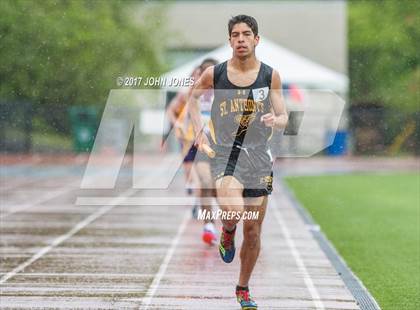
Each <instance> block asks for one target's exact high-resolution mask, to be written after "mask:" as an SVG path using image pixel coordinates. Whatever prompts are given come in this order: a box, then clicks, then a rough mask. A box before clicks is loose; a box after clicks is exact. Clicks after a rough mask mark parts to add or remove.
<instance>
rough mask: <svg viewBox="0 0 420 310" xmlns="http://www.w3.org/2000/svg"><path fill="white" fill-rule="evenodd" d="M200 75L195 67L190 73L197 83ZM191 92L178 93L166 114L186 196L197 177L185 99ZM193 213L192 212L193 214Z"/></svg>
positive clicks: (186, 90)
mask: <svg viewBox="0 0 420 310" xmlns="http://www.w3.org/2000/svg"><path fill="white" fill-rule="evenodd" d="M201 73H202V69H201V68H200V67H197V68H195V69H194V70H193V72H192V73H191V77H192V78H193V79H194V81H197V80H198V78H199V77H200V75H201ZM190 91H191V90H190V89H185V90H181V91H179V92H178V93H177V94H176V96H175V97H174V98H173V99H172V100H171V102H170V103H169V104H168V108H167V109H166V114H167V116H168V118H169V121H170V122H171V124H172V126H173V127H174V130H175V136H176V137H177V139H178V140H179V142H180V144H181V148H182V150H181V154H182V156H183V157H184V159H183V168H184V175H185V187H186V190H187V194H188V195H192V194H193V192H194V191H193V187H195V186H193V184H194V185H197V184H198V176H197V175H196V173H195V171H194V169H193V162H194V158H195V155H196V153H197V148H196V147H195V146H194V145H191V144H192V141H193V139H194V132H193V128H192V126H189V125H190V121H189V117H188V113H187V107H186V103H187V97H188V94H189V92H190ZM193 213H194V212H193Z"/></svg>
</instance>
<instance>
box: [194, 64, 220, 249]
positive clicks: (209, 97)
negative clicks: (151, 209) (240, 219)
mask: <svg viewBox="0 0 420 310" xmlns="http://www.w3.org/2000/svg"><path fill="white" fill-rule="evenodd" d="M217 63H218V62H217V61H216V60H215V59H212V58H206V59H204V60H203V62H202V63H201V65H200V67H199V68H200V69H201V73H202V72H204V71H205V70H206V69H207V68H208V67H210V66H214V65H216V64H217ZM212 103H213V91H212V90H208V91H207V92H205V93H204V94H203V95H202V96H201V97H200V98H199V104H200V111H201V118H202V120H203V123H204V133H205V134H206V135H208V136H209V135H210V129H209V127H208V125H209V122H210V117H211V107H212ZM195 170H196V172H197V176H198V180H199V184H200V190H199V195H200V205H201V210H202V211H203V212H206V213H211V212H212V207H211V204H210V203H209V201H211V199H210V197H214V190H213V189H214V181H213V179H212V176H211V170H210V161H209V158H208V157H207V156H206V155H205V154H203V153H201V152H198V153H197V155H196V157H195ZM202 240H203V241H204V242H205V243H207V244H209V245H213V244H215V243H216V242H217V237H216V228H215V226H214V220H213V219H212V218H208V217H205V218H204V227H203V233H202Z"/></svg>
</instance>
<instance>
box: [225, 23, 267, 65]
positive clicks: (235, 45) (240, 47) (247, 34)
mask: <svg viewBox="0 0 420 310" xmlns="http://www.w3.org/2000/svg"><path fill="white" fill-rule="evenodd" d="M259 39H260V38H259V36H258V35H254V33H253V32H252V30H251V28H250V27H249V26H248V25H247V24H245V23H239V24H236V25H234V26H233V28H232V32H231V33H230V38H229V42H230V46H231V47H232V49H233V55H234V56H236V57H240V58H244V57H248V56H250V55H253V54H254V51H255V47H256V46H257V45H258V41H259Z"/></svg>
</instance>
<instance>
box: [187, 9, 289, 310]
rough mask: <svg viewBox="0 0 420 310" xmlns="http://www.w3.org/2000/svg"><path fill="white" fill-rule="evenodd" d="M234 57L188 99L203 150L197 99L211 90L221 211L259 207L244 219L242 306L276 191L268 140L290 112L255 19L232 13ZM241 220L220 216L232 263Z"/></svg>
mask: <svg viewBox="0 0 420 310" xmlns="http://www.w3.org/2000/svg"><path fill="white" fill-rule="evenodd" d="M228 31H229V42H230V45H231V47H232V49H233V56H232V58H231V59H229V60H228V61H226V62H224V63H221V64H219V65H216V66H213V67H209V68H208V69H207V70H206V71H205V72H204V73H203V74H202V76H201V77H200V79H199V80H198V81H197V83H196V84H195V85H194V89H193V92H192V94H191V96H190V97H189V99H188V105H190V106H189V109H190V114H191V121H192V122H193V125H194V131H195V133H196V145H197V147H198V149H199V150H200V149H202V148H203V145H204V144H209V140H208V138H207V137H206V135H204V134H203V133H202V121H201V118H200V111H199V109H200V107H199V104H198V98H199V97H200V96H201V94H202V93H204V92H205V91H206V90H207V89H209V88H213V89H214V92H215V98H214V102H213V106H212V113H211V122H212V123H211V127H212V128H213V133H212V140H213V142H214V144H213V145H212V147H213V149H214V150H215V151H216V157H215V158H214V159H213V160H212V161H211V168H212V175H213V176H214V178H215V179H216V189H217V199H218V202H219V205H220V208H221V209H222V210H223V211H235V212H239V213H240V214H241V213H242V212H243V211H258V212H259V217H258V220H245V219H244V221H243V237H244V241H243V243H242V248H241V252H240V259H241V265H240V274H239V281H238V285H237V286H236V297H237V300H238V302H239V303H240V305H241V307H242V309H257V304H256V303H255V301H254V300H253V299H252V298H251V296H250V294H249V289H248V282H249V279H250V277H251V273H252V270H253V268H254V266H255V263H256V261H257V257H258V254H259V251H260V233H261V225H262V222H263V219H264V215H265V211H266V207H267V198H268V197H267V196H268V195H269V194H270V193H271V191H272V175H273V174H272V158H271V155H270V153H269V149H268V146H267V141H268V140H269V138H270V137H271V134H272V130H273V128H277V129H281V128H285V126H286V124H287V120H288V117H287V113H286V110H285V105H284V103H283V99H282V94H281V81H280V76H279V73H278V72H277V71H275V70H273V69H272V68H271V67H269V66H267V65H266V64H264V63H262V62H260V61H259V60H258V59H257V58H256V56H255V48H256V46H257V45H258V42H259V39H260V38H259V36H258V25H257V22H256V20H255V19H254V18H253V17H251V16H247V15H238V16H235V17H232V18H231V19H230V20H229V23H228ZM239 220H240V219H238V218H237V217H233V218H230V219H223V218H222V224H223V229H222V234H221V238H220V246H219V252H220V256H221V257H222V259H223V261H224V262H226V263H230V262H232V260H233V258H234V255H235V244H234V236H235V231H236V224H237V223H238V222H239Z"/></svg>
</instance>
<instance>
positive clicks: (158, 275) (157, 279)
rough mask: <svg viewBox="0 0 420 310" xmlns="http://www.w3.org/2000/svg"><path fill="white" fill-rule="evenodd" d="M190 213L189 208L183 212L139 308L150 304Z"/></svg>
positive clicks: (147, 306) (147, 307)
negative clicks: (179, 223) (175, 232)
mask: <svg viewBox="0 0 420 310" xmlns="http://www.w3.org/2000/svg"><path fill="white" fill-rule="evenodd" d="M190 213H191V211H190V210H188V211H186V212H185V214H184V218H183V220H182V222H181V225H180V226H179V228H178V232H177V234H176V236H175V238H174V239H173V240H172V242H171V246H170V248H169V249H168V252H167V253H166V256H165V258H164V259H163V262H162V264H161V265H160V267H159V270H158V272H157V273H156V275H155V277H154V279H153V282H152V284H151V285H150V287H149V289H148V290H147V292H146V295H145V297H144V299H143V300H142V303H141V306H140V308H142V307H144V309H145V310H146V309H149V305H150V303H151V301H152V299H153V296H154V295H155V293H156V290H157V289H158V287H159V284H160V281H161V280H162V278H163V276H164V274H165V272H166V269H167V268H168V265H169V262H170V261H171V258H172V255H173V254H174V252H175V249H176V247H177V245H178V242H179V239H181V235H182V233H183V232H184V230H185V227H186V226H187V223H188V220H189V218H190V216H191V215H190Z"/></svg>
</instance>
